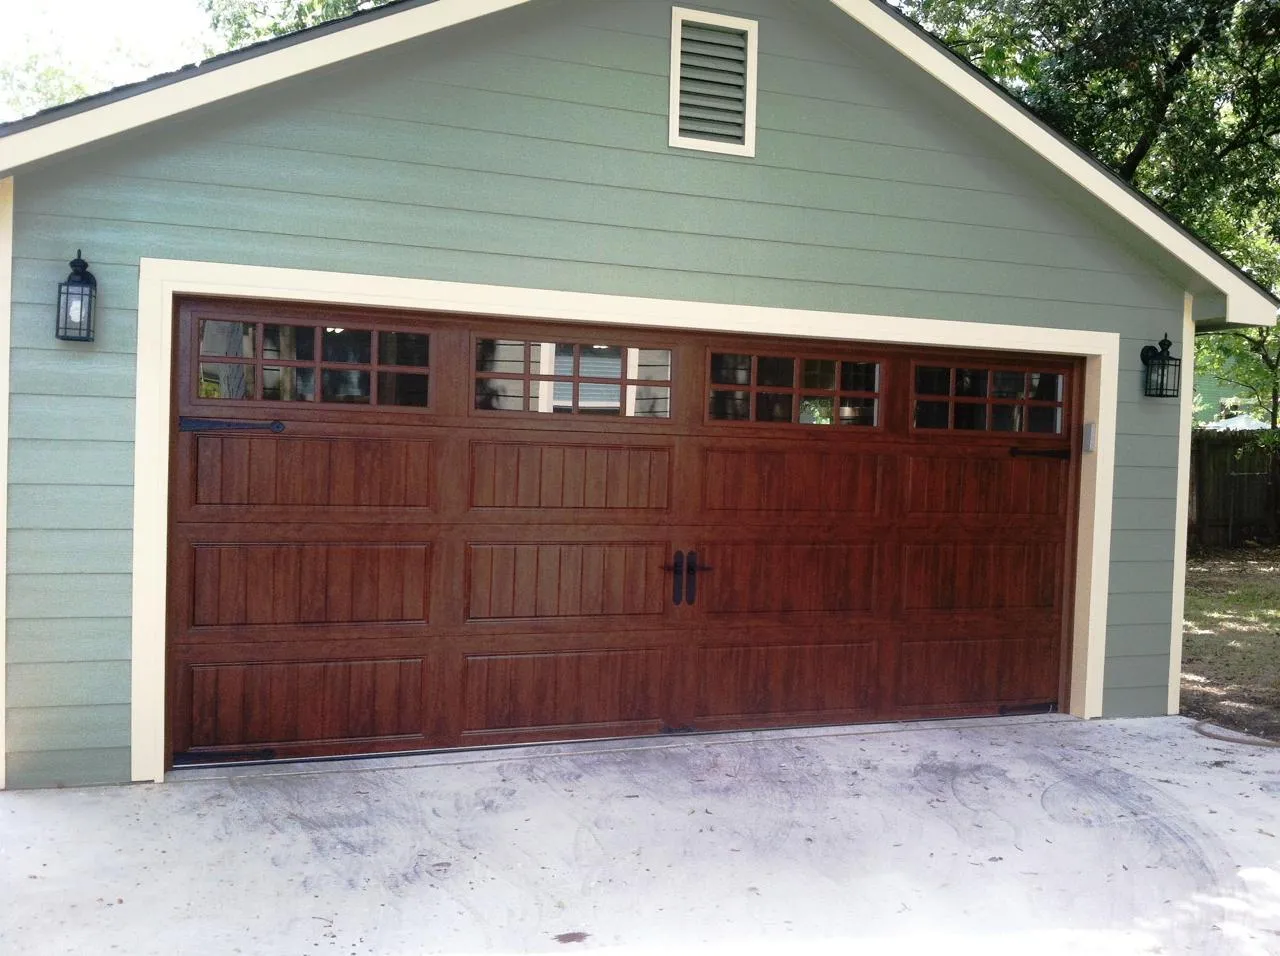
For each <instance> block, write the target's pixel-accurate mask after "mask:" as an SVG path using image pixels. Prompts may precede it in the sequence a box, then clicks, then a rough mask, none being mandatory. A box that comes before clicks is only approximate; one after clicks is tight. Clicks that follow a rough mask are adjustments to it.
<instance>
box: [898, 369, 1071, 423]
mask: <svg viewBox="0 0 1280 956" xmlns="http://www.w3.org/2000/svg"><path fill="white" fill-rule="evenodd" d="M914 385H915V399H914V408H915V412H914V422H915V427H916V428H935V429H956V430H960V431H995V432H1030V433H1035V434H1045V435H1060V434H1061V433H1062V429H1063V403H1064V400H1065V399H1064V396H1065V383H1064V379H1063V376H1062V375H1061V374H1059V373H1057V372H1039V371H1030V370H1026V369H984V368H952V367H947V366H938V365H917V366H916V367H915V376H914Z"/></svg>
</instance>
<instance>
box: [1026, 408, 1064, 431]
mask: <svg viewBox="0 0 1280 956" xmlns="http://www.w3.org/2000/svg"><path fill="white" fill-rule="evenodd" d="M1027 431H1029V432H1041V433H1043V434H1050V435H1057V434H1060V433H1061V432H1062V409H1060V408H1029V409H1027Z"/></svg>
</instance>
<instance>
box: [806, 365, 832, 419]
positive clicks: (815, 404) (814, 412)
mask: <svg viewBox="0 0 1280 956" xmlns="http://www.w3.org/2000/svg"><path fill="white" fill-rule="evenodd" d="M831 377H832V380H833V381H834V379H835V369H834V368H833V369H832V370H831ZM835 405H836V402H835V399H834V398H829V397H823V398H819V397H817V396H815V395H806V396H805V397H804V398H802V399H800V424H801V425H830V424H831V418H832V416H833V415H834V414H835Z"/></svg>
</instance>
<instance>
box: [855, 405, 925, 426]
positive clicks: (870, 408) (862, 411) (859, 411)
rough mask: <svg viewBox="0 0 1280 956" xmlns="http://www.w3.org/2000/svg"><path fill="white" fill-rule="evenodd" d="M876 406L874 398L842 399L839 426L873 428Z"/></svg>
mask: <svg viewBox="0 0 1280 956" xmlns="http://www.w3.org/2000/svg"><path fill="white" fill-rule="evenodd" d="M928 404H933V403H928ZM878 405H879V402H878V401H877V400H876V399H874V398H842V399H840V418H839V421H840V424H841V425H865V426H868V427H871V428H874V427H875V425H876V418H877V414H878V411H879V410H878V408H877V406H878Z"/></svg>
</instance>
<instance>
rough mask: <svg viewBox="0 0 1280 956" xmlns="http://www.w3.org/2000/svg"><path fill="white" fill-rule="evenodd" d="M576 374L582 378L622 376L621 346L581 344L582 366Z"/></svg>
mask: <svg viewBox="0 0 1280 956" xmlns="http://www.w3.org/2000/svg"><path fill="white" fill-rule="evenodd" d="M578 374H579V375H581V376H583V377H584V378H622V347H621V346H618V345H584V346H582V367H581V368H580V369H579V370H578Z"/></svg>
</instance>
